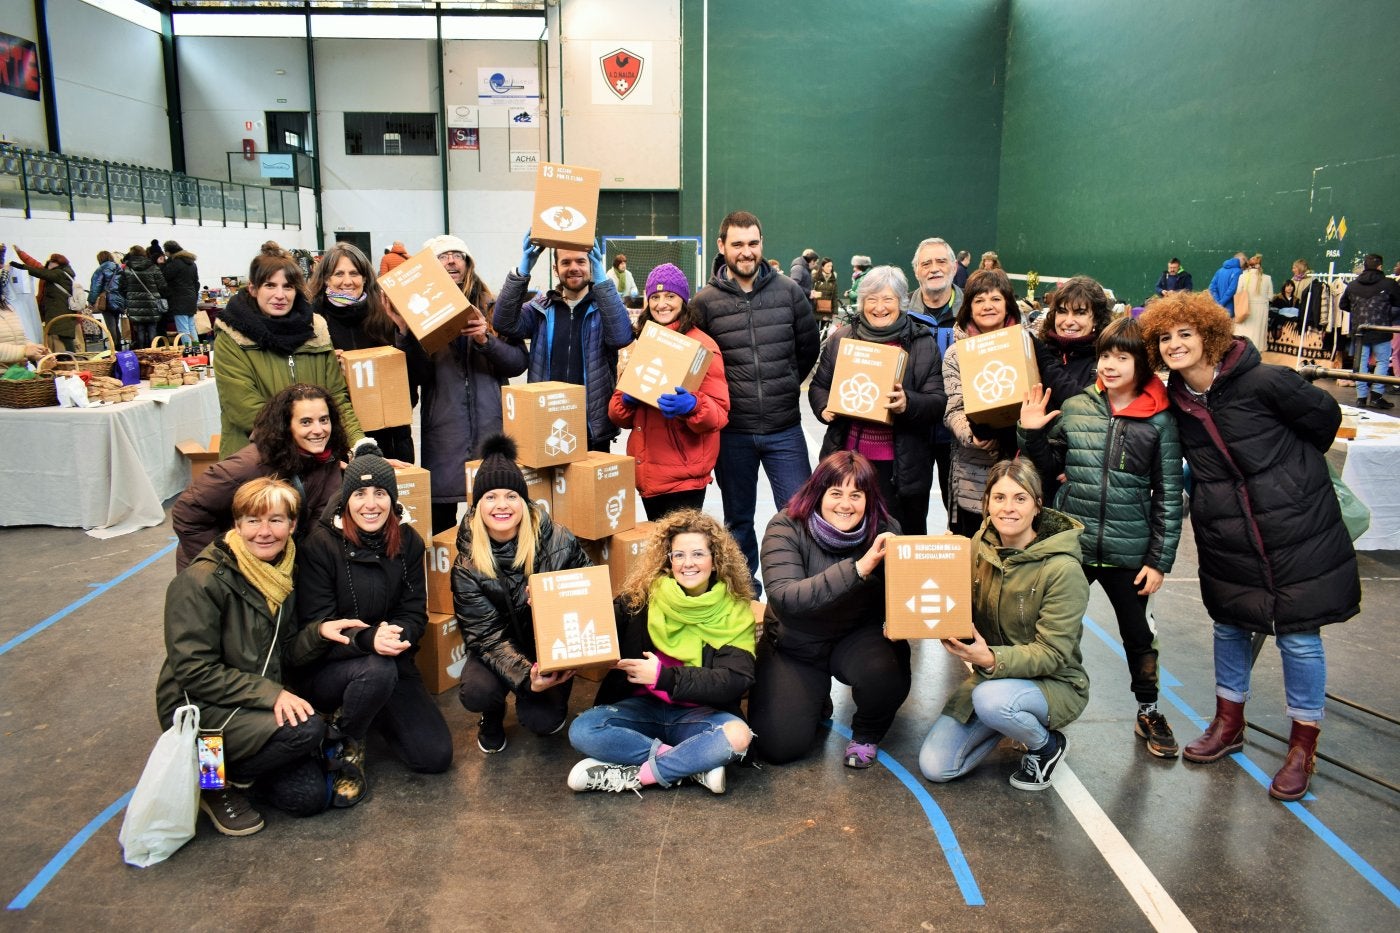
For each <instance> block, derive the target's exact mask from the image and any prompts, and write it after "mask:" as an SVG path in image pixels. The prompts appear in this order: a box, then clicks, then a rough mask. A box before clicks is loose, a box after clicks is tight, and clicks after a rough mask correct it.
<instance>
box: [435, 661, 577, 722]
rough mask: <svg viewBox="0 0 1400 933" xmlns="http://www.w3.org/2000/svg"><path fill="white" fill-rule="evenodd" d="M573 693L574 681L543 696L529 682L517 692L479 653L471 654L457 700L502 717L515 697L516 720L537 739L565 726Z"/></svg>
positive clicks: (473, 709) (464, 667) (468, 707)
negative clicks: (510, 697)
mask: <svg viewBox="0 0 1400 933" xmlns="http://www.w3.org/2000/svg"><path fill="white" fill-rule="evenodd" d="M573 689H574V682H573V679H572V678H571V679H569V680H566V681H565V682H564V683H562V684H560V685H559V686H557V687H550V688H549V689H548V690H546V691H544V692H543V693H536V692H535V691H533V690H531V689H530V685H529V683H528V682H527V683H526V684H525V686H523V687H521V688H520V689H519V690H515V689H513V688H512V687H511V685H510V684H508V683H506V682H505V681H504V680H502V679H501V678H500V677H498V676H497V675H496V672H495V671H493V670H491V668H490V667H488V666H487V665H486V662H485V661H483V660H481V658H480V657H478V656H477V655H476V654H475V653H469V654H468V655H467V660H466V663H465V664H463V665H462V685H461V687H459V688H458V691H457V697H458V699H460V700H461V701H462V706H463V707H465V708H466V709H467V710H468V711H469V712H473V713H482V714H483V715H486V716H494V717H502V716H504V715H505V714H506V696H507V695H508V694H511V693H514V694H515V718H516V719H518V720H520V724H521V725H522V726H524V727H525V728H526V729H529V730H530V731H531V732H533V733H535V734H536V735H549V734H550V733H552V732H553V731H554V730H556V729H558V728H559V727H560V726H562V725H563V724H564V720H565V719H566V718H567V717H568V715H569V694H570V693H572V692H573Z"/></svg>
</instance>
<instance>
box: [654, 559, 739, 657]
mask: <svg viewBox="0 0 1400 933" xmlns="http://www.w3.org/2000/svg"><path fill="white" fill-rule="evenodd" d="M647 634H649V635H650V636H651V643H652V644H653V645H655V646H656V648H657V649H658V650H659V651H661V652H663V653H664V654H666V655H668V656H669V657H672V658H675V659H676V660H677V661H680V662H681V663H682V664H684V665H685V666H686V667H699V666H700V665H701V662H702V660H703V658H704V652H705V646H706V645H709V646H711V647H713V648H723V647H724V646H726V645H733V646H734V647H736V648H742V649H743V650H745V651H747V652H748V653H749V654H753V653H754V620H753V607H752V606H750V605H749V604H748V603H747V602H744V601H743V600H740V599H735V598H734V597H733V596H730V595H729V588H728V587H727V586H725V585H724V584H723V583H716V584H715V585H714V586H712V587H710V588H709V589H708V590H707V591H705V592H704V593H701V594H700V595H699V596H690V595H688V594H687V593H686V591H685V590H683V589H681V585H680V584H679V583H677V582H676V578H675V577H670V576H666V577H657V579H656V582H655V583H653V584H652V585H651V593H650V595H649V596H648V598H647Z"/></svg>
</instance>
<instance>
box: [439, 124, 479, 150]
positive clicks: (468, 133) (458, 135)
mask: <svg viewBox="0 0 1400 933" xmlns="http://www.w3.org/2000/svg"><path fill="white" fill-rule="evenodd" d="M447 148H448V149H480V148H481V131H480V130H478V129H477V128H476V127H474V126H453V127H449V128H448V130H447Z"/></svg>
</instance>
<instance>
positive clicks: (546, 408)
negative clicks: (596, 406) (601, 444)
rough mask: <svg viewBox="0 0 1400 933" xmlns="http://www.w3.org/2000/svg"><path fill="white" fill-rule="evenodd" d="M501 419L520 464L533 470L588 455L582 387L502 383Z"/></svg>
mask: <svg viewBox="0 0 1400 933" xmlns="http://www.w3.org/2000/svg"><path fill="white" fill-rule="evenodd" d="M501 421H502V426H503V428H504V430H505V433H507V434H509V435H510V436H511V437H512V438H514V439H515V444H516V446H517V447H518V448H519V453H518V454H517V459H518V460H519V462H520V464H521V466H531V467H534V468H536V469H541V468H543V467H553V466H559V465H561V464H565V463H572V462H574V461H575V460H583V459H584V458H586V457H587V456H588V411H587V408H586V407H585V404H584V392H583V386H578V385H574V384H573V383H570V382H532V383H529V384H527V385H504V386H501Z"/></svg>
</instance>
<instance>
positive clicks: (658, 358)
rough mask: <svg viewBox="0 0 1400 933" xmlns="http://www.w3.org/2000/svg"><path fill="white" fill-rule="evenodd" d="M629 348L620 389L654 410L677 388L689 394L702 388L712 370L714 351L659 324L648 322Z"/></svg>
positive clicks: (620, 378) (619, 385)
mask: <svg viewBox="0 0 1400 933" xmlns="http://www.w3.org/2000/svg"><path fill="white" fill-rule="evenodd" d="M628 349H629V350H630V351H631V352H630V353H628V356H627V362H626V363H625V364H623V366H622V368H621V372H619V373H618V374H617V388H618V390H619V391H622V392H625V393H626V394H628V395H630V396H632V397H633V398H635V399H637V400H638V401H640V402H646V403H647V404H648V405H650V406H652V407H653V408H655V407H656V400H657V399H658V398H660V397H661V396H663V395H665V394H666V393H668V392H674V391H676V386H682V387H683V388H684V389H685V390H686V391H687V392H694V391H695V390H696V389H698V388H700V383H701V382H703V381H704V379H705V373H706V372H708V371H709V369H710V356H711V354H710V351H709V350H706V349H705V348H704V347H703V346H701V345H700V341H698V340H695V339H693V338H691V337H687V336H686V335H685V334H678V333H676V332H675V331H673V330H671V329H670V328H669V327H662V326H661V325H660V324H658V323H656V322H655V321H647V323H646V326H645V327H643V328H642V332H641V334H640V335H638V337H637V341H636V343H634V344H632V346H631V347H629V348H628Z"/></svg>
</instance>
